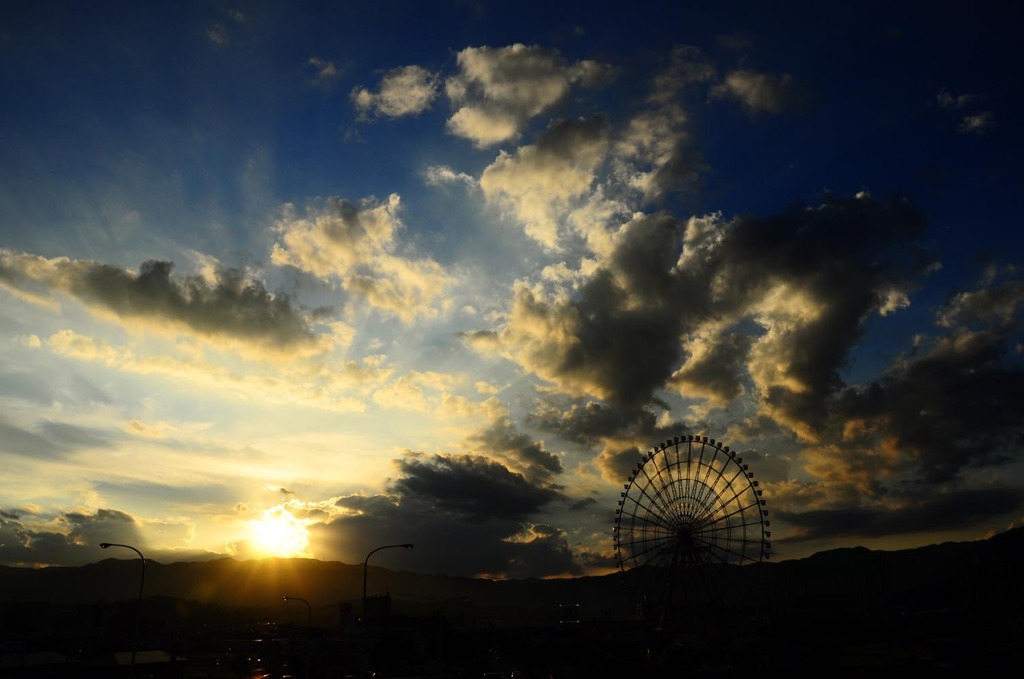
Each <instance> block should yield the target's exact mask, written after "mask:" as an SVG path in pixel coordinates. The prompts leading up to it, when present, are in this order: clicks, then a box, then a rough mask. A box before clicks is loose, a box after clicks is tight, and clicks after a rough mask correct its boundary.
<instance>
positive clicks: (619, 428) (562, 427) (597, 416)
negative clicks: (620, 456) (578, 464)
mask: <svg viewBox="0 0 1024 679" xmlns="http://www.w3.org/2000/svg"><path fill="white" fill-rule="evenodd" d="M527 422H528V423H530V424H532V425H534V426H536V427H539V428H540V429H543V430H545V431H551V432H555V433H557V434H558V435H559V436H561V437H562V438H565V439H568V440H570V441H574V442H576V443H582V444H584V445H590V444H593V443H596V442H598V441H599V440H601V439H607V438H640V439H648V438H651V439H653V438H655V435H654V431H655V429H656V427H655V422H656V417H655V415H654V413H652V412H650V411H649V410H642V409H639V410H631V411H627V410H624V409H620V408H611V407H609V406H608V405H606V404H604V403H601V402H599V401H586V402H582V401H579V402H574V403H572V404H570V405H568V406H567V407H565V409H564V410H563V408H562V407H559V406H558V405H556V404H555V403H553V402H548V403H546V404H538V405H537V406H536V407H535V408H534V410H533V411H532V412H531V413H530V414H529V415H528V416H527Z"/></svg>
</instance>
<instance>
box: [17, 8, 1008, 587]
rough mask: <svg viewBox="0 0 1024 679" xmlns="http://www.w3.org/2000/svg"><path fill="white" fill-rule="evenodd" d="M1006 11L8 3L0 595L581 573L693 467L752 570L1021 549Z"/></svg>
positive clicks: (607, 559)
mask: <svg viewBox="0 0 1024 679" xmlns="http://www.w3.org/2000/svg"><path fill="white" fill-rule="evenodd" d="M712 5H713V6H712ZM1004 5H1007V3H988V2H979V3H969V4H968V3H932V2H928V3H925V2H920V3H918V2H909V3H875V2H836V3H814V4H811V3H763V2H761V3H755V2H749V3H736V2H721V3H682V2H644V1H640V2H630V3H605V4H601V3H594V2H587V3H577V2H557V3H551V2H547V3H532V2H517V3H510V2H472V1H468V0H453V1H450V2H445V1H438V2H429V3H396V2H390V1H388V0H374V1H373V2H364V1H362V0H353V1H352V2H343V3H310V2H287V3H284V2H220V1H218V0H202V1H188V0H186V1H183V2H166V3H136V2H97V3H80V2H45V1H43V2H34V3H16V4H14V5H10V6H7V7H6V8H5V18H4V21H3V22H2V25H0V87H2V91H3V93H4V94H3V97H2V99H0V126H2V130H3V134H2V135H0V406H2V407H0V469H2V473H0V564H5V565H9V566H30V567H39V566H47V565H60V566H70V565H79V564H86V563H92V562H96V561H99V560H101V559H103V558H108V557H111V556H117V557H119V558H130V557H132V556H133V555H132V554H130V553H127V552H121V553H118V554H113V553H110V552H104V551H103V550H101V549H100V548H99V546H98V545H99V543H100V542H104V541H106V542H115V543H121V544H129V545H132V546H134V547H136V548H137V549H139V550H140V551H142V552H144V553H145V556H146V557H147V558H151V559H155V560H157V561H161V562H166V563H170V562H175V561H188V560H201V559H210V558H219V557H225V556H230V557H234V558H237V559H250V558H263V557H269V556H285V557H304V558H314V559H319V560H324V561H342V562H345V563H362V562H363V561H364V559H366V558H367V556H368V553H369V552H370V551H371V550H374V549H376V548H377V547H379V546H384V545H392V544H401V543H413V544H415V547H414V549H412V550H409V551H407V550H401V549H388V550H382V551H381V552H380V553H376V554H374V556H373V565H380V566H386V567H390V568H400V569H404V570H411V571H416V572H421V573H439V574H449V575H466V576H479V577H490V578H525V577H564V576H581V575H596V574H602V573H607V572H611V571H613V570H614V569H615V567H616V562H615V554H614V547H613V541H612V525H613V520H614V511H615V507H616V501H617V499H618V498H619V493H620V492H621V491H622V488H623V484H624V483H625V482H626V480H627V479H628V476H629V474H630V471H631V470H632V469H633V468H634V467H635V464H636V462H637V461H638V460H640V459H642V458H641V456H643V455H644V454H645V453H647V452H648V451H650V450H652V449H653V447H655V446H658V445H661V444H662V442H664V441H666V440H668V439H671V438H673V437H675V436H688V435H699V436H707V437H709V438H714V439H716V440H717V441H720V442H721V443H724V444H726V445H729V446H730V447H731V449H733V450H735V451H738V452H740V453H741V454H742V456H743V457H744V461H745V462H746V463H747V464H749V466H750V470H751V471H753V472H754V473H755V475H756V476H755V478H756V479H757V480H758V481H759V487H760V488H761V489H763V491H764V496H763V497H764V498H765V500H766V507H767V508H768V510H769V512H770V518H771V522H772V533H773V535H772V552H773V555H772V558H773V559H774V560H786V559H796V558H803V557H806V556H808V555H811V554H813V553H816V552H819V551H822V550H826V549H834V548H840V547H853V546H866V547H869V548H872V549H889V550H891V549H905V548H912V547H917V546H922V545H926V544H932V543H936V542H943V541H948V540H976V539H981V538H984V537H986V536H989V535H992V534H994V533H998V532H1001V531H1004V530H1006V529H1008V528H1011V527H1014V526H1019V525H1021V523H1022V519H1024V398H1022V397H1021V396H1022V384H1024V381H1022V377H1024V332H1022V329H1021V322H1022V320H1024V276H1022V272H1021V268H1020V267H1021V265H1022V264H1024V249H1022V241H1024V236H1022V230H1021V226H1020V217H1019V214H1020V207H1019V203H1018V201H1019V200H1020V196H1021V195H1024V181H1022V178H1024V177H1022V172H1021V164H1020V157H1019V156H1020V149H1021V148H1024V145H1022V139H1021V133H1020V125H1019V121H1020V120H1022V119H1024V116H1022V110H1021V104H1022V98H1021V91H1020V84H1019V79H1017V78H1015V77H1013V72H1014V70H1015V68H1016V67H1014V66H1013V64H1015V63H1018V64H1019V63H1020V62H1021V54H1020V52H1021V48H1020V46H1019V45H1020V41H1019V39H1018V36H1017V34H1016V30H1015V27H1016V26H1017V25H1018V23H1017V22H1016V21H1015V20H1013V19H1012V17H1011V15H1010V14H1009V12H1010V9H1011V8H1010V7H1008V6H1004Z"/></svg>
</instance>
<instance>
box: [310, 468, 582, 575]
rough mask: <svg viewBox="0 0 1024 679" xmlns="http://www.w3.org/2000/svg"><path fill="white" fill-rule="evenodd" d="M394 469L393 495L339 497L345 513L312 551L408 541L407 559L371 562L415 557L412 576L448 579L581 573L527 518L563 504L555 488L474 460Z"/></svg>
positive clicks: (545, 530) (358, 549)
mask: <svg viewBox="0 0 1024 679" xmlns="http://www.w3.org/2000/svg"><path fill="white" fill-rule="evenodd" d="M398 465H399V469H400V472H401V475H400V477H399V478H398V479H397V480H395V481H394V482H393V483H392V484H391V486H390V488H389V491H390V492H391V493H393V494H391V495H379V496H373V497H366V496H359V495H357V496H347V497H343V498H340V499H339V500H338V501H337V505H338V506H339V507H341V508H343V509H344V515H343V516H342V517H340V518H337V519H334V520H333V521H332V522H331V523H328V524H324V525H321V526H318V527H315V528H314V529H313V533H312V542H313V545H314V546H315V547H318V548H319V547H321V546H322V547H324V548H326V549H327V550H329V551H330V552H332V553H343V554H351V555H355V556H359V555H362V554H364V553H367V552H368V551H369V550H370V549H373V548H375V547H376V546H379V545H380V544H387V543H388V542H390V543H393V544H402V543H405V542H409V543H413V544H415V553H414V554H410V555H408V556H404V555H402V554H397V555H396V554H384V553H382V554H381V558H382V561H380V562H376V563H380V564H382V565H388V566H389V567H392V568H395V567H401V565H402V564H403V563H404V562H406V561H407V560H408V559H415V564H416V568H415V570H417V571H420V572H435V573H446V574H449V575H476V574H488V575H493V576H501V577H540V576H545V575H559V574H565V573H572V574H579V573H580V572H581V570H580V566H579V565H578V564H577V563H576V561H575V559H574V557H573V554H572V551H571V549H570V547H569V544H568V540H567V537H566V534H565V533H564V531H561V530H560V529H558V528H556V527H552V526H550V525H547V524H541V523H535V522H533V521H532V520H530V517H531V516H534V515H537V514H541V513H543V512H544V511H545V510H546V509H547V508H548V507H549V506H550V505H551V504H552V503H554V502H556V501H562V500H563V499H564V498H562V496H561V495H560V494H559V493H557V492H556V491H555V490H553V489H551V488H547V487H543V486H537V485H533V484H531V483H530V482H529V481H527V480H526V478H525V477H524V476H522V475H520V474H516V473H514V472H512V471H510V470H509V469H508V468H506V467H505V466H504V465H502V464H500V463H497V462H494V461H492V460H487V459H484V458H482V457H476V456H469V455H466V456H445V455H436V456H426V455H422V454H417V455H410V456H408V457H406V458H404V459H402V460H400V461H399V462H398ZM395 551H398V550H395ZM348 558H349V559H352V557H351V556H349V557H348ZM374 559H375V560H376V559H377V557H376V556H375V557H374Z"/></svg>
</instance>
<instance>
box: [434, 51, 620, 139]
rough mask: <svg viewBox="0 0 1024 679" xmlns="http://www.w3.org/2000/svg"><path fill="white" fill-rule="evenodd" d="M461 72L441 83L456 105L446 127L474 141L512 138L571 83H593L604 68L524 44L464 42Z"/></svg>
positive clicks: (565, 91) (459, 56)
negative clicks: (476, 44) (472, 44)
mask: <svg viewBox="0 0 1024 679" xmlns="http://www.w3.org/2000/svg"><path fill="white" fill-rule="evenodd" d="M458 63H459V68H460V72H459V73H458V74H457V75H455V76H452V77H451V78H449V79H448V80H447V81H446V82H445V92H446V94H447V95H448V98H449V99H451V101H452V104H453V105H454V106H456V107H457V109H456V111H455V113H454V114H453V115H452V117H451V118H449V120H448V130H449V131H450V132H451V133H452V134H454V135H456V136H459V137H464V138H466V139H470V140H471V141H473V142H474V143H475V144H476V145H477V146H480V147H487V146H493V145H494V144H497V143H499V142H502V141H506V140H509V139H513V138H514V137H516V136H517V135H518V134H519V131H520V130H521V128H522V126H523V125H524V124H525V123H526V122H527V121H528V120H529V119H530V118H532V117H534V116H536V115H538V114H540V113H542V112H543V111H545V110H547V109H549V108H550V107H552V106H554V105H555V104H556V103H558V102H560V101H562V99H564V98H565V97H566V95H567V94H568V93H569V90H570V87H571V86H572V85H573V84H574V83H582V84H592V83H594V82H596V81H597V80H598V79H599V77H600V75H601V74H602V73H603V72H604V69H603V67H601V66H600V65H598V64H596V63H595V62H591V61H581V62H577V63H576V64H572V65H570V64H568V63H566V61H565V59H564V58H563V57H562V55H561V54H559V53H558V52H557V51H555V50H548V49H544V48H541V47H536V46H526V45H522V44H515V45H510V46H508V47H500V48H494V47H468V48H466V49H464V50H462V51H461V52H459V54H458Z"/></svg>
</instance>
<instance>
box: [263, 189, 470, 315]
mask: <svg viewBox="0 0 1024 679" xmlns="http://www.w3.org/2000/svg"><path fill="white" fill-rule="evenodd" d="M400 203H401V201H400V199H399V197H398V195H397V194H392V195H391V196H389V197H388V200H387V202H385V203H380V204H378V203H377V202H376V201H375V200H373V199H367V200H364V201H362V202H360V203H352V202H349V201H347V200H345V199H342V198H332V199H331V200H329V201H328V202H327V205H326V206H325V207H324V209H322V210H318V209H313V208H309V209H307V211H306V216H304V217H303V216H299V214H298V213H297V211H296V209H295V208H294V207H293V206H285V209H284V215H283V217H282V218H281V220H280V221H278V223H277V224H276V226H275V232H276V233H277V234H278V236H279V238H280V240H278V241H277V242H276V243H274V246H273V251H272V252H271V261H272V262H273V263H274V264H277V265H279V266H293V267H295V268H297V269H300V270H302V271H306V272H309V273H311V274H313V275H314V276H317V277H318V278H321V279H324V280H327V281H336V282H337V283H338V284H339V285H340V286H341V288H342V289H344V290H346V291H348V292H349V293H351V294H353V295H355V296H356V297H357V298H358V299H360V300H363V301H365V302H367V303H368V304H369V305H370V306H371V307H373V308H376V309H379V310H381V311H384V312H386V313H389V314H393V315H395V316H398V317H399V318H401V319H403V320H405V321H411V320H412V319H414V318H416V317H417V316H434V315H436V314H437V313H438V306H437V304H436V302H437V301H438V300H439V298H440V297H441V295H442V293H443V292H444V291H445V289H446V288H447V287H448V286H449V285H450V284H451V283H452V281H453V278H452V276H450V275H449V274H448V273H447V272H445V271H444V269H443V268H442V267H441V265H440V264H438V263H437V262H435V261H433V260H432V259H429V258H427V257H421V258H417V259H413V258H406V257H403V256H401V255H400V254H397V250H398V248H399V242H398V232H399V231H400V230H401V229H402V222H401V220H400V219H399V217H398V211H399V206H400Z"/></svg>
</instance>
